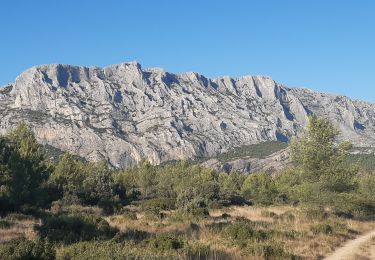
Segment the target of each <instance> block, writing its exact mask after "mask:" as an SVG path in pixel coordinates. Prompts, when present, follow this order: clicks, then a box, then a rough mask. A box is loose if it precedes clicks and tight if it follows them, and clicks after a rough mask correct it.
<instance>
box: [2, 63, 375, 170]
mask: <svg viewBox="0 0 375 260" xmlns="http://www.w3.org/2000/svg"><path fill="white" fill-rule="evenodd" d="M309 114H317V115H319V116H323V117H326V118H328V119H330V120H331V121H332V122H333V123H334V124H335V125H336V126H337V128H338V129H339V130H340V131H341V133H342V138H343V139H348V140H351V141H352V142H353V144H354V145H355V146H357V147H370V148H371V147H375V135H374V133H375V104H371V103H368V102H363V101H357V100H351V99H349V98H347V97H344V96H338V95H332V94H323V93H317V92H314V91H311V90H308V89H297V88H288V87H285V86H283V85H280V84H278V83H276V82H275V81H274V80H272V79H271V78H269V77H263V76H244V77H239V78H231V77H220V78H215V79H209V78H206V77H204V76H203V75H200V74H198V73H194V72H187V73H181V74H173V73H169V72H166V71H164V70H162V69H159V68H155V69H142V68H141V65H140V64H138V63H136V62H129V63H122V64H118V65H113V66H109V67H105V68H99V67H78V66H70V65H60V64H53V65H41V66H36V67H33V68H30V69H29V70H27V71H25V72H24V73H22V74H21V75H20V76H19V77H17V79H16V81H15V82H14V83H11V84H8V85H7V86H5V87H3V88H0V118H1V122H0V133H2V134H4V133H6V132H7V131H8V130H9V129H11V128H13V127H14V126H16V125H17V124H18V123H19V122H21V121H25V122H26V123H28V124H29V125H30V126H31V128H32V129H33V130H34V132H35V134H36V136H37V138H38V140H39V141H40V142H41V143H42V144H45V145H49V146H52V147H55V148H57V149H60V150H63V151H69V152H71V153H73V154H77V155H80V156H82V157H84V158H86V159H88V160H92V161H98V160H106V161H108V162H109V163H110V164H111V165H112V166H114V167H125V166H127V165H131V164H135V163H137V162H139V161H140V160H142V159H147V160H149V161H151V162H152V163H155V164H159V163H162V162H165V161H169V160H180V159H194V158H202V157H215V156H216V155H218V154H220V153H224V152H226V151H228V150H230V149H232V148H234V147H239V146H243V145H250V144H254V143H259V142H262V141H271V140H279V141H283V142H286V141H288V140H290V139H291V138H292V137H294V136H296V135H298V133H300V132H301V130H303V128H304V127H305V125H306V123H307V117H308V115H309Z"/></svg>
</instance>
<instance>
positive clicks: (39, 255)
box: [0, 238, 55, 260]
mask: <svg viewBox="0 0 375 260" xmlns="http://www.w3.org/2000/svg"><path fill="white" fill-rule="evenodd" d="M0 259H2V260H23V259H28V260H33V259H35V260H53V259H55V249H54V247H53V245H52V244H51V243H50V242H48V241H47V240H44V239H37V240H35V241H30V240H27V239H25V238H20V239H15V240H12V241H10V242H7V243H5V244H2V245H0Z"/></svg>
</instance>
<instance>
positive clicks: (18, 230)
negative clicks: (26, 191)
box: [0, 215, 40, 243]
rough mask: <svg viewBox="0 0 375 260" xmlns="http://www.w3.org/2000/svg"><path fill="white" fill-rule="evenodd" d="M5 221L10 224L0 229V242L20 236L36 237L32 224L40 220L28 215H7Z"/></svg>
mask: <svg viewBox="0 0 375 260" xmlns="http://www.w3.org/2000/svg"><path fill="white" fill-rule="evenodd" d="M6 221H7V222H9V223H10V224H11V226H10V227H9V228H1V229H0V243H4V242H6V241H9V240H12V239H15V238H20V237H25V238H27V239H34V238H35V237H36V233H35V231H34V229H33V226H34V225H35V224H40V220H37V219H34V218H32V217H28V216H25V217H22V216H16V215H9V216H8V217H7V218H6Z"/></svg>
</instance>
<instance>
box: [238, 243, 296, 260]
mask: <svg viewBox="0 0 375 260" xmlns="http://www.w3.org/2000/svg"><path fill="white" fill-rule="evenodd" d="M243 252H244V253H245V254H246V255H250V256H254V257H263V258H265V259H295V257H294V256H292V255H290V254H288V253H286V252H285V249H284V247H283V245H282V244H280V243H277V242H274V241H267V242H261V243H250V244H248V245H247V246H246V248H244V250H243Z"/></svg>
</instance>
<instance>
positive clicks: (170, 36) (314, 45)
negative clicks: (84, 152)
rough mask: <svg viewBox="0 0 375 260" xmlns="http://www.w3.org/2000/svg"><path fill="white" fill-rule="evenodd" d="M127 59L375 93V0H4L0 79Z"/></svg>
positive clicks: (357, 94) (373, 97) (363, 95)
mask: <svg viewBox="0 0 375 260" xmlns="http://www.w3.org/2000/svg"><path fill="white" fill-rule="evenodd" d="M130 60H137V61H138V62H140V63H141V64H142V66H143V67H163V68H165V69H166V70H168V71H171V72H183V71H197V72H200V73H202V74H204V75H206V76H209V77H215V76H221V75H230V76H240V75H246V74H251V75H269V76H271V77H273V78H274V79H275V80H276V81H278V82H280V83H283V84H285V85H288V86H295V87H297V86H304V87H308V88H312V89H315V90H318V91H325V92H331V93H340V94H344V95H348V96H351V97H354V98H359V99H365V100H369V101H373V102H375V1H372V0H352V1H349V0H348V1H346V0H313V1H312V0H310V1H308V0H294V1H292V0H273V1H272V0H257V1H255V0H253V1H251V0H247V1H246V0H243V1H239V0H238V1H237V0H230V1H229V0H227V1H220V0H212V1H210V0H200V1H196V0H185V1H182V0H173V1H172V0H159V1H158V0H148V1H146V0H144V1H142V0H128V1H126V0H123V1H120V0H118V1H115V0H101V1H99V0H64V1H57V0H34V1H31V0H23V1H21V0H1V2H0V85H5V84H6V83H8V82H12V81H14V79H15V77H16V76H17V75H18V74H20V73H21V72H22V71H24V70H25V69H27V68H28V67H31V66H34V65H37V64H45V63H65V64H74V65H88V66H91V65H99V66H106V65H109V64H114V63H120V62H124V61H130Z"/></svg>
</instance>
